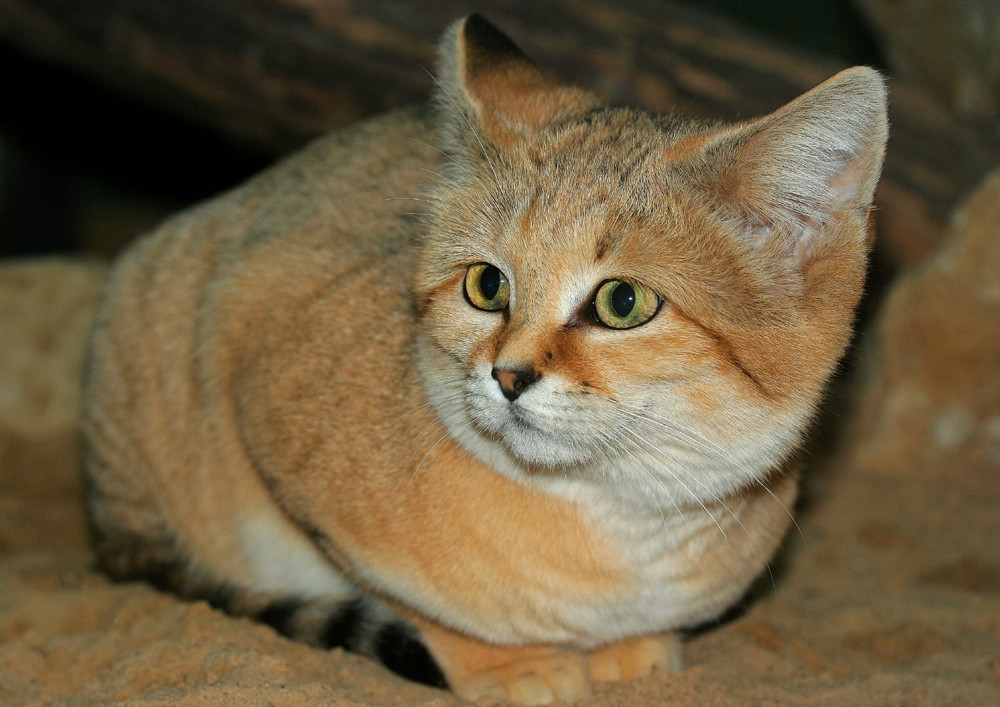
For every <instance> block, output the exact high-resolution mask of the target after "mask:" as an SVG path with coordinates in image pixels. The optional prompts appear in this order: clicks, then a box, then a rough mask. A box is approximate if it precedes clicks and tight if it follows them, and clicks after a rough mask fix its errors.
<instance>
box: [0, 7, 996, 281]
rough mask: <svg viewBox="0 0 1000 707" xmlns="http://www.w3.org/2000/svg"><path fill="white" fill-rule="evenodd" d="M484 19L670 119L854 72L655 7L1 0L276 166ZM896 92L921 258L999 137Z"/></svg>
mask: <svg viewBox="0 0 1000 707" xmlns="http://www.w3.org/2000/svg"><path fill="white" fill-rule="evenodd" d="M474 10H481V11H483V13H484V14H485V15H486V16H487V17H489V19H491V20H492V21H494V22H495V23H496V24H497V25H498V26H500V27H501V28H502V29H504V30H505V31H506V32H507V33H508V34H510V35H511V37H512V38H513V39H514V40H515V41H516V42H517V43H518V44H520V45H521V46H522V48H523V49H524V50H525V51H526V53H527V54H528V55H529V56H531V57H533V58H534V59H535V60H536V62H537V63H538V64H539V66H540V67H542V68H543V69H544V70H545V71H547V72H549V73H550V74H553V75H555V76H557V77H559V78H561V79H562V80H564V81H567V82H571V83H576V84H578V85H581V86H584V87H587V88H590V89H591V90H593V91H595V92H596V93H597V94H598V95H600V96H601V97H603V98H605V99H607V100H608V101H610V102H614V103H625V104H633V105H638V106H640V107H643V108H648V109H650V110H655V111H661V112H676V113H682V114H686V115H692V116H698V117H719V118H723V119H729V120H733V119H742V118H749V117H752V116H754V115H758V114H762V113H765V112H768V111H770V110H773V109H774V108H776V107H778V106H779V105H781V104H782V103H784V102H785V101H787V100H790V99H791V98H793V97H795V96H796V95H798V94H799V93H801V92H803V91H805V90H807V89H808V88H810V87H811V86H813V85H814V84H816V83H818V82H820V81H822V80H823V79H825V78H827V77H828V76H830V75H831V74H833V73H835V72H836V71H837V70H839V69H841V68H843V66H842V65H839V64H838V63H837V62H836V61H833V60H831V59H829V58H820V57H815V56H808V55H806V54H804V53H802V52H797V51H793V50H789V49H787V48H779V47H776V46H775V45H773V44H771V43H768V42H766V41H764V40H762V39H760V38H759V37H756V36H754V35H752V34H751V33H749V32H747V31H746V30H743V29H740V28H738V27H736V26H734V25H732V24H729V23H727V22H725V21H724V20H722V19H720V18H718V17H716V16H714V15H711V14H708V13H705V12H703V11H696V10H693V9H691V8H688V7H686V6H680V5H675V4H671V3H668V2H654V1H653V0H589V1H588V2H572V1H571V0H562V1H560V0H534V2H530V3H527V2H523V1H522V2H517V1H515V0H496V1H494V2H490V3H485V2H480V3H476V2H460V1H458V0H439V1H437V2H433V3H429V2H426V3H425V2H420V1H419V0H398V1H396V2H362V1H358V0H355V1H354V2H352V1H351V0H107V1H105V2H100V3H89V2H78V0H0V39H3V40H4V41H6V42H8V43H10V44H12V45H15V46H17V47H19V48H20V49H22V50H23V51H26V52H30V53H32V54H35V55H38V56H41V57H43V58H45V59H46V60H49V61H53V62H56V63H59V64H63V65H65V66H68V67H71V68H73V69H75V70H78V71H80V72H82V73H84V74H86V75H87V76H90V77H92V78H94V79H96V80H98V81H101V82H103V83H106V84H109V85H111V86H113V87H114V88H116V89H117V90H119V91H121V92H123V93H126V94H128V95H131V96H134V97H138V98H141V99H143V100H147V101H151V102H153V103H155V104H158V105H160V106H162V107H164V108H165V109H167V110H171V111H174V112H176V113H179V114H182V115H184V116H186V117H188V118H192V119H194V120H196V121H198V122H200V123H204V124H208V125H211V126H213V127H215V128H216V129H218V130H219V131H221V132H222V133H224V134H226V135H228V136H230V137H236V138H238V139H240V140H243V141H246V142H249V143H253V144H255V145H256V146H258V147H260V146H263V147H265V148H267V149H269V150H270V151H272V152H274V153H275V154H277V153H280V152H284V151H287V150H289V149H292V148H294V147H296V146H298V145H300V144H302V143H303V142H305V141H306V140H308V139H310V138H312V137H314V136H315V135H318V134H319V133H321V132H323V131H325V130H327V129H330V128H333V127H337V126H340V125H344V124H347V123H350V122H352V121H355V120H358V119H360V118H363V117H365V116H368V115H372V114H375V113H378V112H381V111H383V110H386V109H388V108H390V107H394V106H399V105H403V104H406V103H412V102H415V101H420V100H423V99H425V98H426V96H427V94H428V93H429V91H430V88H431V86H432V84H433V81H432V78H431V73H432V72H433V66H434V45H435V43H436V38H437V35H438V34H439V33H440V31H441V30H442V29H443V28H444V27H446V26H447V24H448V23H449V22H450V21H451V20H453V19H454V18H456V17H459V16H461V15H463V14H466V13H468V12H469V11H474ZM890 85H891V88H892V108H891V111H890V116H891V120H892V137H891V139H890V143H889V155H888V159H887V163H886V169H885V176H884V178H883V182H882V187H881V190H880V195H879V200H878V202H879V207H880V210H879V212H878V214H877V220H878V223H879V235H880V238H881V240H882V244H883V249H884V251H885V252H886V254H887V256H888V258H889V259H890V260H892V261H894V262H897V263H909V262H914V261H916V260H919V259H920V258H921V257H922V256H923V255H924V254H926V253H927V252H928V251H929V250H930V248H931V247H933V245H934V243H935V242H936V239H937V236H938V235H939V233H940V232H941V230H942V227H943V225H944V223H945V221H946V220H947V217H948V215H949V214H950V212H951V210H952V208H953V207H954V206H955V205H956V203H957V202H958V201H959V199H960V198H961V197H962V195H964V194H965V193H967V192H968V191H970V190H971V188H972V187H973V185H975V184H976V183H977V182H978V181H979V180H980V178H981V177H982V176H983V175H984V174H985V173H986V172H987V171H988V170H989V169H990V168H991V167H993V166H994V165H996V164H997V163H1000V139H998V138H997V136H995V135H992V136H991V135H989V134H986V133H980V132H977V131H976V130H974V129H970V128H968V127H965V126H962V125H959V124H958V123H956V122H955V121H953V120H950V119H949V118H948V116H947V114H946V112H945V111H944V110H943V109H941V107H939V106H937V105H935V104H934V103H933V102H932V101H931V100H930V99H929V98H927V97H926V96H924V95H922V94H920V93H918V92H915V91H911V90H909V89H907V87H906V86H901V85H896V83H895V82H893V83H891V84H890ZM9 99H10V97H8V100H9Z"/></svg>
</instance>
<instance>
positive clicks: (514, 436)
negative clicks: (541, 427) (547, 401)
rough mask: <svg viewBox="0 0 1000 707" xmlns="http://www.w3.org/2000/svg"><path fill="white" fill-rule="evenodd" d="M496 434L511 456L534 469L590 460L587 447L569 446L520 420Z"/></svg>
mask: <svg viewBox="0 0 1000 707" xmlns="http://www.w3.org/2000/svg"><path fill="white" fill-rule="evenodd" d="M496 437H497V438H498V440H497V441H499V442H500V443H501V444H503V446H504V447H505V448H506V449H507V451H508V452H510V454H511V456H513V457H514V458H515V459H516V460H517V461H519V462H520V463H521V464H524V465H525V466H527V467H529V468H532V469H538V470H543V469H559V470H564V469H567V468H569V467H575V466H580V465H582V464H584V463H586V462H587V461H589V459H588V457H587V455H586V454H585V453H584V452H583V450H580V449H577V448H573V447H569V446H567V445H565V444H562V443H560V442H558V441H555V440H553V439H552V438H551V437H550V436H549V435H546V434H545V433H543V432H540V431H538V430H535V429H533V428H530V427H527V426H522V425H521V424H519V423H512V424H511V425H509V426H507V427H506V428H505V429H504V430H502V431H501V432H500V433H499V434H498V435H496Z"/></svg>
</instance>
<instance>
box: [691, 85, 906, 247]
mask: <svg viewBox="0 0 1000 707" xmlns="http://www.w3.org/2000/svg"><path fill="white" fill-rule="evenodd" d="M887 133H888V122H887V117H886V89H885V82H884V80H883V78H882V76H881V75H880V74H879V73H878V72H877V71H875V70H874V69H870V68H867V67H855V68H853V69H847V70H846V71H842V72H840V73H839V74H837V75H836V76H834V77H833V78H831V79H829V80H827V81H826V82H824V83H822V84H820V85H819V86H817V87H816V88H814V89H812V90H811V91H809V92H808V93H806V94H804V95H802V96H800V97H799V98H797V99H796V100H794V101H792V102H791V103H789V104H787V105H786V106H784V107H782V108H780V109H779V110H777V111H775V112H774V113H772V114H770V115H767V116H764V117H763V118H759V119H757V120H753V121H750V122H747V123H743V124H740V125H737V126H734V127H732V128H730V129H727V130H725V131H723V132H721V133H719V134H716V135H715V136H713V137H712V138H711V139H709V140H708V142H707V143H706V145H705V149H704V152H702V159H703V160H704V162H703V163H702V165H701V167H700V168H699V169H697V170H696V171H697V172H698V173H699V175H700V176H699V178H698V182H700V185H699V186H700V187H701V188H702V190H703V191H704V192H708V196H709V197H710V200H711V202H713V203H714V204H715V205H716V206H717V207H719V210H720V212H721V213H722V214H724V215H725V216H727V217H729V218H731V219H732V220H734V221H735V223H736V224H737V226H738V228H739V229H740V230H741V231H742V232H743V234H744V235H745V237H747V238H749V239H751V240H752V241H753V242H754V243H756V244H758V245H764V244H768V243H772V244H773V242H774V241H775V240H776V239H780V241H781V244H782V248H783V251H784V252H785V253H786V254H787V255H789V256H792V257H793V260H794V261H795V262H796V263H797V264H798V265H799V266H802V265H804V264H805V263H807V262H808V261H809V260H811V259H812V257H813V256H814V255H816V251H817V249H818V248H820V247H821V244H822V243H823V241H824V240H825V239H828V238H829V237H830V236H831V235H832V234H834V233H836V232H838V230H837V229H836V228H835V227H834V226H835V225H836V222H837V220H838V219H839V218H841V217H843V216H845V215H853V216H857V217H860V218H866V217H867V213H868V211H869V210H870V208H871V203H872V198H873V196H874V192H875V186H876V183H877V182H878V178H879V173H880V171H881V169H882V160H883V157H884V154H885V143H886V138H887ZM706 168H707V171H706ZM854 230H855V231H856V230H857V229H854ZM862 230H863V229H862ZM858 245H859V246H863V245H864V244H863V243H859V244H858Z"/></svg>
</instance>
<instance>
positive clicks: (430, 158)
mask: <svg viewBox="0 0 1000 707" xmlns="http://www.w3.org/2000/svg"><path fill="white" fill-rule="evenodd" d="M428 133H429V131H428V128H427V125H426V122H425V120H424V118H423V116H422V114H421V113H420V112H418V111H417V110H403V111H396V112H393V113H389V114H387V115H384V116H380V117H378V118H375V119H373V120H370V121H367V122H364V123H361V124H359V125H356V126H352V127H350V128H348V129H345V130H341V131H337V132H333V133H331V134H329V135H326V136H324V137H322V138H320V139H318V140H317V141H315V142H314V143H312V144H311V145H309V146H307V147H306V148H305V149H304V150H302V151H300V152H298V153H296V154H294V155H292V156H291V157H288V158H286V159H284V160H282V161H280V162H279V163H277V164H276V165H275V166H273V167H272V168H270V169H269V170H267V171H265V172H264V173H262V174H260V175H259V176H257V177H255V178H253V179H252V180H250V181H249V182H247V183H246V184H244V185H242V186H239V187H237V188H236V189H234V190H232V191H230V192H228V193H226V194H223V195H221V196H220V197H217V198H216V199H213V200H210V201H207V202H205V203H203V204H201V205H199V206H197V207H195V208H194V209H191V210H189V211H187V212H184V213H182V214H180V215H178V216H176V217H174V218H172V219H171V220H169V221H167V222H166V223H164V224H163V225H162V226H160V227H159V228H158V229H156V230H155V231H153V232H152V233H150V234H148V235H146V236H145V237H143V238H142V239H140V240H139V241H137V242H136V244H135V245H133V246H132V247H131V248H130V249H129V250H128V251H127V252H126V253H125V254H124V255H123V256H122V257H121V258H120V259H119V261H118V262H117V263H116V264H115V267H114V268H113V270H112V273H111V275H110V277H109V280H108V282H107V285H106V287H105V292H104V297H103V301H102V304H101V307H100V309H99V313H98V321H97V324H96V326H95V329H94V332H93V335H92V339H91V346H90V353H89V359H88V367H87V375H86V383H85V385H86V389H87V390H86V394H85V401H86V402H85V410H84V426H85V430H86V439H87V443H88V449H87V452H88V454H87V456H88V474H89V477H90V481H91V484H90V487H91V489H92V492H93V497H92V499H91V509H92V512H93V513H94V515H95V525H96V527H97V528H98V530H100V529H101V528H113V529H115V532H114V535H115V537H116V538H117V540H116V542H121V541H122V538H123V537H124V536H126V535H128V534H130V533H134V534H135V535H137V536H142V537H141V538H138V537H137V545H140V546H141V547H143V548H149V552H153V553H159V554H164V553H167V552H172V551H168V550H166V549H160V550H157V549H155V547H154V546H155V542H150V540H151V538H150V535H155V534H162V535H163V536H164V538H169V540H166V539H165V540H164V542H165V543H169V544H170V545H172V546H177V545H181V546H192V545H197V544H199V543H200V542H202V540H201V539H200V538H198V537H196V535H195V534H190V535H189V533H188V532H187V530H186V528H185V525H191V526H193V527H195V528H197V527H198V524H197V523H187V522H186V521H184V520H183V517H186V516H191V517H195V518H201V519H205V518H212V517H218V516H219V515H220V513H221V508H222V506H221V505H220V504H221V503H222V501H226V502H227V503H228V505H230V506H231V507H234V508H235V507H237V506H238V505H239V504H240V503H243V504H245V505H249V506H252V505H253V503H254V498H256V497H257V496H259V493H260V491H261V490H260V489H259V488H256V487H255V486H254V484H255V483H256V481H255V480H252V479H248V478H247V475H246V474H244V473H241V471H240V470H241V469H245V468H246V467H245V466H244V464H243V463H242V460H241V459H239V457H240V454H241V452H240V451H239V447H240V443H239V439H238V433H239V430H238V426H239V425H238V422H237V418H238V417H239V414H240V411H239V410H238V409H236V408H238V406H239V403H240V401H239V396H238V395H237V394H236V393H234V391H237V390H239V388H240V385H239V384H240V378H241V376H243V375H244V374H246V372H247V371H254V372H255V375H263V376H264V378H265V379H268V378H272V379H273V377H280V376H282V375H284V374H286V373H288V372H289V371H292V372H294V371H295V370H296V369H295V367H296V366H302V365H304V363H303V362H304V360H306V359H307V360H308V361H311V362H312V363H313V364H316V363H317V361H316V358H317V357H316V356H303V355H302V354H304V349H305V348H313V349H315V347H316V344H315V340H316V338H317V336H319V335H318V334H317V329H316V327H314V326H313V325H312V324H310V323H309V322H310V321H313V322H314V321H315V317H316V315H318V314H322V313H325V316H328V317H331V318H332V319H330V321H328V322H327V327H328V328H327V332H326V334H325V335H323V336H322V340H323V341H324V342H325V343H324V347H325V348H324V354H323V355H324V357H325V361H323V365H335V362H336V359H337V356H338V351H341V349H343V353H344V355H347V353H346V352H347V345H346V344H345V342H348V341H357V340H358V338H359V337H360V338H361V340H368V341H371V340H372V337H378V336H382V337H383V338H385V335H384V334H380V333H379V332H385V331H388V332H393V334H392V336H393V337H394V338H392V340H391V341H385V342H383V343H384V344H385V345H386V346H388V347H389V348H395V349H399V348H400V347H402V346H404V345H405V343H404V342H405V339H406V338H407V337H408V336H409V331H410V329H411V328H412V319H413V313H412V305H411V304H410V298H409V288H410V279H411V278H410V272H411V269H412V262H413V259H414V253H413V250H414V246H415V237H416V233H417V230H418V218H419V217H418V216H417V212H420V211H421V209H420V208H418V207H420V206H422V205H423V202H422V201H421V200H422V199H423V196H422V193H423V187H422V183H423V182H426V181H427V175H428V173H429V172H428V170H429V169H433V168H434V163H435V161H436V158H435V155H436V153H435V152H434V150H433V149H432V148H430V147H428V146H427V144H426V143H428V142H431V141H432V140H431V138H430V137H429V135H428ZM373 303H376V304H377V306H372V305H373ZM320 309H321V310H322V312H319V311H318V310H320ZM379 316H381V319H380V318H379ZM307 342H312V343H310V344H308V345H307ZM262 368H263V369H265V370H263V371H262V370H261V369H262ZM271 369H273V371H272V370H271ZM272 373H273V375H272ZM250 394H251V395H253V394H254V393H253V391H250ZM213 488H214V489H216V490H217V491H218V493H214V492H212V489H213ZM185 536H186V537H185ZM192 549H193V548H192ZM204 550H205V552H206V553H207V552H210V549H209V548H205V549H204ZM102 554H105V555H106V556H108V557H121V556H123V555H128V553H122V552H121V551H120V549H112V548H108V549H107V552H106V553H102ZM193 554H195V555H197V554H199V553H198V552H197V551H195V552H194V553H193ZM213 554H215V553H213ZM135 562H136V563H137V564H141V563H142V560H141V558H140V559H137V560H135ZM111 569H112V570H114V568H111ZM134 569H136V568H131V567H122V568H120V572H119V573H120V574H132V572H133V570H134ZM233 572H234V573H236V575H239V574H240V573H241V572H242V570H241V568H233Z"/></svg>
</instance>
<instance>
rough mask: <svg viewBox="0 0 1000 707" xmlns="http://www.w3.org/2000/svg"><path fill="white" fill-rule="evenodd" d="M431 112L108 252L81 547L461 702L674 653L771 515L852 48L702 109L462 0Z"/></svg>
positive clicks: (308, 159)
mask: <svg viewBox="0 0 1000 707" xmlns="http://www.w3.org/2000/svg"><path fill="white" fill-rule="evenodd" d="M440 52H441V61H440V65H439V67H438V70H439V86H438V89H437V95H436V96H435V98H434V101H433V105H432V106H431V107H430V108H429V109H428V110H404V111H400V112H395V113H390V114H388V115H386V116H384V117H380V118H376V119H374V120H370V121H368V122H365V123H362V124H360V125H358V126H356V127H353V128H350V129H347V130H342V131H339V132H335V133H333V134H331V135H328V136H327V137H325V138H322V139H320V140H319V141H317V142H315V143H314V144H312V145H311V146H309V147H307V148H306V149H305V150H303V151H302V152H300V153H299V154H296V155H294V156H292V157H290V158H288V159H286V160H284V161H283V162H281V163H279V164H278V165H277V166H275V167H273V168H272V169H270V170H268V171H266V172H264V173H263V174H261V175H260V176H258V177H256V178H255V179H253V180H251V181H250V182H249V183H247V184H245V185H243V186H241V187H239V188H237V189H235V190H233V191H231V192H230V193H228V194H225V195H223V196H221V197H220V198H217V199H215V200H213V201H210V202H208V203H205V204H203V205H201V206H199V207H197V208H194V209H192V210H190V211H188V212H186V213H182V214H180V215H179V216H177V217H175V218H173V219H172V220H170V221H169V222H167V223H166V224H164V225H163V226H162V227H160V228H159V229H158V230H156V231H155V232H153V233H151V234H150V235H148V236H146V237H145V238H143V239H141V240H140V241H139V242H137V243H136V244H135V245H134V247H132V248H131V250H130V251H128V252H127V253H126V254H125V255H124V257H122V258H121V260H120V261H119V262H118V264H117V266H116V267H115V268H114V270H113V273H112V275H111V278H110V281H109V283H108V286H107V291H106V295H105V297H104V300H103V305H102V308H101V311H100V315H99V319H98V322H97V325H96V329H95V331H94V334H93V339H92V345H91V351H90V362H89V373H88V376H87V381H86V412H85V421H84V425H85V432H86V439H87V443H88V461H87V465H88V466H87V472H88V477H89V482H90V508H91V512H92V517H93V523H94V527H95V531H96V539H97V549H98V555H99V558H100V561H101V563H102V565H103V566H104V567H105V568H106V570H107V571H108V572H110V573H111V574H112V575H113V576H115V577H118V578H145V579H148V580H151V581H152V582H154V583H156V584H158V585H160V586H164V587H167V588H170V589H172V590H174V591H176V592H178V593H179V594H181V595H182V596H185V597H192V598H205V599H208V600H209V601H210V602H212V603H213V604H215V605H217V606H220V607H222V608H224V609H226V610H227V611H230V612H232V613H235V614H242V615H249V616H254V617H257V618H259V619H261V620H263V621H266V622H268V623H270V624H271V625H273V626H275V627H276V628H277V629H278V630H280V631H282V632H283V633H285V634H287V635H290V636H293V637H296V638H299V639H302V640H306V641H310V642H313V643H315V644H318V645H325V646H331V645H343V646H346V647H347V648H349V649H351V650H355V651H358V652H361V653H364V654H367V655H371V656H374V657H376V658H378V659H379V660H381V661H383V662H384V663H385V664H386V665H388V666H389V667H390V668H392V669H394V670H396V671H397V672H399V673H400V674H402V675H404V676H407V677H410V678H412V679H416V680H422V681H424V682H427V683H430V684H436V685H442V686H444V685H447V686H449V687H450V688H451V689H452V690H454V691H455V692H456V693H457V694H458V695H460V696H462V697H465V698H476V697H478V696H481V695H496V696H499V697H502V698H504V699H507V700H510V701H512V702H517V703H532V704H534V703H544V702H548V701H551V700H554V699H562V700H567V701H572V700H574V699H578V698H581V697H583V696H586V695H587V694H589V693H590V691H591V689H592V686H593V684H594V683H595V682H596V681H616V680H624V679H629V678H631V677H634V676H640V675H644V674H647V673H649V672H650V671H652V670H654V669H655V668H657V667H660V668H666V669H676V668H677V667H678V666H679V664H680V653H679V642H678V639H677V637H676V636H677V634H676V631H677V630H678V629H681V628H683V627H686V626H690V625H692V624H697V623H699V622H703V621H705V620H707V619H711V618H712V617H715V616H717V615H719V614H720V612H722V611H724V610H725V609H726V608H727V607H729V606H731V605H732V604H733V602H734V601H736V600H737V599H738V598H739V597H740V596H741V594H742V593H743V592H744V591H745V590H746V588H747V586H748V585H749V583H750V582H751V581H752V580H753V579H754V578H755V577H756V576H757V575H758V573H760V572H761V571H762V570H763V568H764V567H765V564H766V562H767V561H768V559H769V558H770V557H771V555H772V553H773V552H774V551H775V548H776V547H777V545H778V543H779V541H780V540H781V538H782V535H783V534H784V533H785V530H786V528H787V526H788V524H789V522H790V515H789V512H788V509H789V508H791V507H792V506H793V503H794V499H795V495H796V483H797V482H796V478H795V475H794V474H793V473H792V472H791V471H789V466H788V464H787V459H788V457H789V455H790V454H791V453H792V452H793V450H794V449H795V447H796V445H797V443H798V442H799V440H800V437H801V435H802V431H803V428H804V426H806V425H807V423H808V421H809V419H810V416H811V415H812V413H813V411H814V408H815V406H816V404H817V400H818V399H819V397H820V395H821V391H822V389H823V387H824V383H825V381H826V380H827V378H828V377H829V375H830V373H831V371H832V370H833V368H834V366H835V365H836V362H837V360H838V358H839V357H840V356H841V354H842V352H843V350H844V347H845V345H846V343H847V341H848V338H849V335H850V330H851V325H852V317H853V310H854V307H855V304H856V303H857V300H858V297H859V294H860V291H861V287H862V280H863V277H864V272H865V263H866V254H867V251H868V245H869V243H868V235H867V232H868V229H867V223H868V216H869V211H870V209H871V203H872V193H873V191H874V189H875V184H876V180H877V178H878V174H879V171H880V168H881V163H882V156H883V151H884V146H885V139H886V115H885V89H884V86H883V81H882V79H881V78H880V76H879V75H878V74H877V73H876V72H875V71H873V70H870V69H865V68H856V69H851V70H849V71H845V72H843V73H841V74H838V75H837V76H835V77H834V78H832V79H830V80H829V81H827V82H826V83H824V84H822V85H820V86H819V87H817V88H815V89H814V90H812V91H810V92H809V93H807V94H805V95H804V96H802V97H800V98H798V99H797V100H795V101H793V102H792V103H790V104H788V105H787V106H785V107H783V108H781V109H780V110H778V111H777V112H775V113H773V114H772V115H768V116H766V117H763V118H760V119H757V120H751V121H748V122H745V123H741V124H737V125H719V124H705V123H700V122H691V121H685V120H680V119H675V118H670V117H663V116H658V115H651V114H648V113H645V112H641V111H638V110H631V109H624V108H611V107H607V106H604V105H602V104H601V103H600V102H599V101H598V100H597V99H596V98H595V97H594V96H593V95H591V94H589V93H587V92H584V91H582V90H578V89H576V88H571V87H567V86H562V85H558V84H556V83H554V82H552V81H550V80H549V79H547V78H546V77H545V76H543V75H542V74H541V73H540V72H539V71H538V70H537V69H536V68H535V67H534V66H533V65H532V64H530V63H529V62H528V61H527V60H526V59H525V58H524V56H523V55H522V54H521V53H520V52H519V51H518V50H517V48H516V47H515V46H514V45H513V44H512V43H511V42H510V40H508V39H507V38H506V37H505V36H504V35H502V34H501V33H500V32H499V31H498V30H496V29H494V28H493V27H492V26H491V25H490V24H488V23H487V22H486V21H485V20H483V19H481V18H479V17H476V16H473V17H469V18H467V19H464V20H462V21H459V22H458V23H456V24H455V25H454V26H453V27H452V28H451V29H450V30H449V31H448V32H447V33H446V35H445V36H444V38H443V40H442V44H441V50H440Z"/></svg>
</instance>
